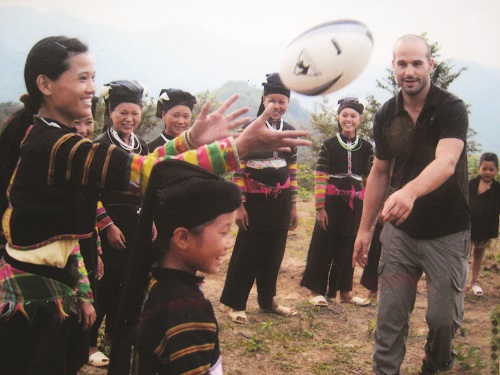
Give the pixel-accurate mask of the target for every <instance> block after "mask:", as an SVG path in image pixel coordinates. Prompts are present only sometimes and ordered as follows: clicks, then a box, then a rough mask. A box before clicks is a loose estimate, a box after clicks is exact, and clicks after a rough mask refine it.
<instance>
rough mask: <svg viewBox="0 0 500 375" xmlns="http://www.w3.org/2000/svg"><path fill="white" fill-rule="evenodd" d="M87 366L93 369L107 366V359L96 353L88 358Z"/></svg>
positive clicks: (101, 353) (102, 354) (98, 352)
mask: <svg viewBox="0 0 500 375" xmlns="http://www.w3.org/2000/svg"><path fill="white" fill-rule="evenodd" d="M88 364H89V365H91V366H95V367H101V366H107V365H109V358H108V357H106V356H105V355H104V353H103V352H101V351H97V352H95V353H93V354H92V355H90V356H89V362H88Z"/></svg>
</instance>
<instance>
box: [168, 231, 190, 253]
mask: <svg viewBox="0 0 500 375" xmlns="http://www.w3.org/2000/svg"><path fill="white" fill-rule="evenodd" d="M172 241H173V242H174V245H175V246H176V247H178V248H179V249H182V250H184V249H186V248H187V247H188V243H189V231H188V230H187V229H186V228H183V227H179V228H175V230H174V235H173V236H172Z"/></svg>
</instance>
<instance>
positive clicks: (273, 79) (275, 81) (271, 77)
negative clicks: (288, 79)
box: [257, 73, 290, 116]
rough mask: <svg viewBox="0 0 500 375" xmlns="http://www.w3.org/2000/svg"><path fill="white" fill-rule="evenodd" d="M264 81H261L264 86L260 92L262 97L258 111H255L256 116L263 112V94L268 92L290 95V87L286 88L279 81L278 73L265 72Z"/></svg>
mask: <svg viewBox="0 0 500 375" xmlns="http://www.w3.org/2000/svg"><path fill="white" fill-rule="evenodd" d="M266 81H267V82H262V86H264V93H263V94H262V99H261V101H260V106H259V111H258V112H257V116H260V115H261V113H262V112H264V104H263V100H264V96H266V95H269V94H282V95H285V96H286V97H287V98H289V97H290V89H287V88H286V87H285V85H283V82H281V78H280V76H279V74H278V73H271V74H266Z"/></svg>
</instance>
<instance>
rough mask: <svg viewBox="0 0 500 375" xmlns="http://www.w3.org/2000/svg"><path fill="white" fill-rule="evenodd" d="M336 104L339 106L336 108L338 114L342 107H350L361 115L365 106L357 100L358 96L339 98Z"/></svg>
mask: <svg viewBox="0 0 500 375" xmlns="http://www.w3.org/2000/svg"><path fill="white" fill-rule="evenodd" d="M338 104H339V108H338V109H337V114H340V112H341V111H342V110H343V109H344V108H352V109H354V110H355V111H357V112H358V113H359V114H360V115H362V114H363V110H364V109H365V106H364V105H363V104H361V103H360V102H359V100H358V98H353V97H349V98H343V99H340V100H339V101H338Z"/></svg>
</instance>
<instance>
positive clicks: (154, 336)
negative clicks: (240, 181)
mask: <svg viewBox="0 0 500 375" xmlns="http://www.w3.org/2000/svg"><path fill="white" fill-rule="evenodd" d="M240 204H241V196H240V192H239V189H238V187H237V186H236V185H235V184H233V183H231V182H228V181H225V180H224V179H223V178H222V177H219V176H217V175H215V174H213V173H211V172H207V171H206V170H204V169H202V168H199V167H196V166H193V165H190V164H188V163H186V162H183V161H170V160H169V161H165V162H161V163H159V164H158V165H157V166H155V168H154V169H153V172H152V174H151V179H150V181H149V185H148V189H147V192H146V196H145V200H144V206H143V209H142V212H141V218H140V222H139V226H138V228H137V237H136V242H135V244H134V247H133V251H132V254H131V259H130V267H129V269H128V277H127V282H126V283H125V285H124V290H126V291H131V290H133V291H134V293H133V295H134V296H135V297H133V296H132V297H131V293H123V294H122V300H121V305H120V312H119V319H118V321H119V322H121V323H122V324H121V325H118V326H117V327H116V329H115V336H114V337H113V345H112V352H111V362H110V371H109V374H128V367H129V365H130V351H131V345H133V346H134V366H133V368H134V372H133V373H134V374H158V373H161V374H181V373H192V374H195V373H196V374H222V367H221V360H220V349H219V339H218V326H217V320H216V318H215V315H214V311H213V308H212V305H211V303H210V301H208V300H207V299H205V297H204V295H203V293H202V292H201V290H200V288H199V287H200V285H201V284H202V282H203V277H200V276H198V275H197V271H201V272H204V273H216V272H218V271H219V268H220V266H221V264H222V258H223V257H224V256H225V255H226V254H227V251H228V249H229V248H230V247H232V246H233V237H232V235H231V225H232V223H233V221H234V211H235V210H236V209H237V208H238V207H239V206H240ZM153 220H154V222H155V224H156V227H157V231H158V236H157V239H156V240H155V242H154V243H153V242H152V241H151V225H152V222H153ZM150 273H151V274H152V275H153V277H152V280H151V282H150V287H149V292H148V296H147V299H146V302H145V304H144V307H143V310H142V313H141V315H140V317H139V319H138V324H137V330H136V334H135V338H132V340H127V339H126V338H127V337H130V335H129V328H133V327H134V325H135V322H136V320H137V315H135V314H137V312H138V311H140V308H141V304H142V302H143V298H142V297H143V295H144V291H145V289H146V286H147V281H148V275H149V274H150ZM132 331H133V329H132Z"/></svg>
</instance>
